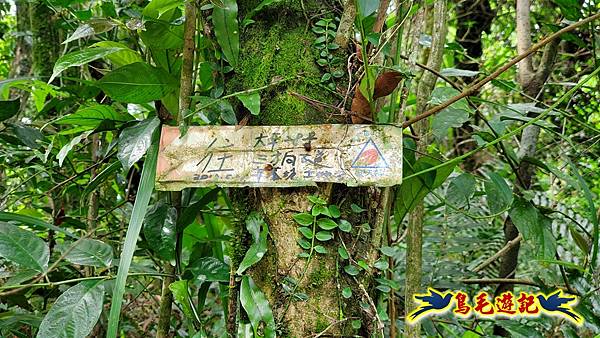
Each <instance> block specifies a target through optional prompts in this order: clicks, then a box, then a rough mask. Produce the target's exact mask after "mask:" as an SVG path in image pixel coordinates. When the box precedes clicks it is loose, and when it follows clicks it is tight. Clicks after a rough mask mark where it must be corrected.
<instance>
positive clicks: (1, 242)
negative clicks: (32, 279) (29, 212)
mask: <svg viewBox="0 0 600 338" xmlns="http://www.w3.org/2000/svg"><path fill="white" fill-rule="evenodd" d="M0 257H3V258H5V259H7V260H9V261H12V262H14V263H16V264H18V265H20V266H22V267H24V268H28V269H33V270H35V271H38V272H43V271H46V269H47V268H48V260H49V259H50V250H49V249H48V245H47V244H46V243H45V242H44V241H43V240H42V239H41V238H39V237H38V236H36V235H35V234H34V233H33V232H31V231H27V230H24V229H21V228H19V227H18V226H16V225H12V224H9V223H6V222H0Z"/></svg>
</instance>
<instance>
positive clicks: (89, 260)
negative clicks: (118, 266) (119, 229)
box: [58, 238, 113, 268]
mask: <svg viewBox="0 0 600 338" xmlns="http://www.w3.org/2000/svg"><path fill="white" fill-rule="evenodd" d="M58 250H59V251H60V252H61V253H62V254H63V255H65V259H66V260H67V261H69V262H70V263H72V264H79V265H87V266H95V267H100V268H108V267H110V266H111V264H112V259H113V250H112V247H111V246H110V245H108V244H106V243H104V242H102V241H99V240H95V239H89V238H83V239H81V240H79V241H77V242H63V243H61V244H60V246H59V247H58Z"/></svg>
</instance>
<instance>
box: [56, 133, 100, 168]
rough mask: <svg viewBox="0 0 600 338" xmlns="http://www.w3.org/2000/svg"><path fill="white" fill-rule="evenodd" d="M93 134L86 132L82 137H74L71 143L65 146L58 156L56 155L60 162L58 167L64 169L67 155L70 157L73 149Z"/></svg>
mask: <svg viewBox="0 0 600 338" xmlns="http://www.w3.org/2000/svg"><path fill="white" fill-rule="evenodd" d="M90 133H91V132H85V133H81V134H80V135H77V136H75V137H73V138H72V139H71V141H69V143H67V144H65V145H64V146H63V147H62V148H61V149H60V151H59V152H58V154H57V155H56V159H57V160H58V166H59V167H62V164H63V162H64V160H65V158H67V155H69V152H71V150H72V149H73V147H75V146H76V145H78V144H80V143H81V140H83V139H85V138H87V137H88V136H89V135H90Z"/></svg>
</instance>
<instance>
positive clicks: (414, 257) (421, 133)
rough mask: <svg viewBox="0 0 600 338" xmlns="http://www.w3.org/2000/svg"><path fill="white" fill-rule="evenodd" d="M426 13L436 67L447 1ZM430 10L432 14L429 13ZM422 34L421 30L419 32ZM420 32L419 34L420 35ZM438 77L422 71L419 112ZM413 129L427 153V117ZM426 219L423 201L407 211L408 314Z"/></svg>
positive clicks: (409, 331)
mask: <svg viewBox="0 0 600 338" xmlns="http://www.w3.org/2000/svg"><path fill="white" fill-rule="evenodd" d="M428 12H429V13H427V12H426V11H425V9H424V10H421V11H420V12H419V13H417V15H416V16H415V17H414V20H413V27H418V26H417V25H418V24H421V25H424V24H425V23H426V22H428V21H429V22H431V24H430V25H428V27H427V28H424V30H425V31H429V32H430V33H431V35H432V42H431V48H430V49H429V50H427V49H423V50H422V53H423V54H422V55H423V56H422V59H423V60H424V61H426V64H427V67H428V68H430V69H433V70H436V71H437V70H439V69H440V66H441V63H442V56H443V52H444V44H445V41H446V30H447V2H446V1H445V0H441V1H436V2H435V4H434V5H433V8H432V9H431V8H429V9H428ZM427 14H429V15H427ZM418 35H420V34H418ZM418 35H417V36H418ZM436 80H437V77H436V75H435V74H433V73H431V72H421V75H420V78H419V79H418V84H417V104H416V112H417V114H418V113H420V112H422V111H424V110H425V109H426V107H427V102H428V101H429V96H430V95H431V92H432V91H433V88H434V87H435V83H436ZM414 133H415V135H417V136H418V137H419V140H418V141H417V151H416V152H417V153H426V152H427V144H428V133H429V122H428V121H427V120H426V119H425V120H422V121H419V122H417V123H416V124H415V125H414ZM424 221H425V207H424V203H423V201H420V202H419V203H417V205H416V206H415V208H414V209H413V211H412V212H410V214H409V215H408V232H407V236H406V284H405V286H406V288H405V293H406V297H405V301H406V303H405V314H406V315H407V314H408V313H410V312H411V311H413V310H414V309H415V308H416V307H417V304H416V303H415V300H414V298H413V295H414V294H416V293H419V292H421V291H422V285H421V279H422V265H423V262H422V260H423V257H422V246H423V224H424ZM405 334H406V337H420V325H418V324H416V325H410V324H408V323H407V324H406V326H405Z"/></svg>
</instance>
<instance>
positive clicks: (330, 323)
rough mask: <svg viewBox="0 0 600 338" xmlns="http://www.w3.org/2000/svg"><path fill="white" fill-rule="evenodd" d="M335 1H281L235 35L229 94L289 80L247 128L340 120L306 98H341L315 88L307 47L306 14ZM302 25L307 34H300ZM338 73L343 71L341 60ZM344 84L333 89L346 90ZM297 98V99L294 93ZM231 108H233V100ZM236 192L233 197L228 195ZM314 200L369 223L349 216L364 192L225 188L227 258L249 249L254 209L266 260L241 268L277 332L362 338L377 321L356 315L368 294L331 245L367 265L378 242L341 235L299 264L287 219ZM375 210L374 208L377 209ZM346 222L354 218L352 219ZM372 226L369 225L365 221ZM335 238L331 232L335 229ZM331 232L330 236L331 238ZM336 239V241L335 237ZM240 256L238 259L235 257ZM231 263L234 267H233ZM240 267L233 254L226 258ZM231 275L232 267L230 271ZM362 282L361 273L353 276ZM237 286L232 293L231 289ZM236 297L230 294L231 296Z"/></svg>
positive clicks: (369, 314)
mask: <svg viewBox="0 0 600 338" xmlns="http://www.w3.org/2000/svg"><path fill="white" fill-rule="evenodd" d="M258 2H259V1H240V2H238V5H239V9H240V13H239V16H240V17H243V16H244V14H245V13H246V12H247V11H249V10H252V9H253V8H255V6H256V4H257V3H258ZM334 5H335V3H334V2H321V1H304V2H300V1H292V0H290V1H281V2H278V3H274V4H272V5H270V6H269V7H266V8H264V9H263V10H262V11H261V12H259V13H257V15H256V16H254V17H253V20H256V22H255V23H252V24H251V25H249V26H248V27H247V28H246V29H245V31H244V34H241V42H240V44H241V46H240V61H239V65H238V67H236V69H235V70H234V72H235V74H234V75H233V76H232V77H231V78H229V79H226V81H225V82H226V84H227V86H228V90H229V91H231V92H235V91H240V90H247V89H251V88H257V87H261V86H265V85H269V84H270V83H272V82H273V80H277V79H282V78H285V79H289V78H291V80H288V81H285V82H280V83H279V84H277V85H273V86H271V87H269V88H268V89H266V90H264V91H261V112H260V115H259V116H258V117H256V118H255V117H251V119H250V122H249V123H250V124H254V125H298V124H321V123H343V122H345V120H344V119H341V118H339V117H337V116H335V115H331V114H330V112H329V111H325V110H323V107H322V106H319V105H315V104H314V103H313V102H311V101H310V100H304V99H302V98H301V97H307V98H310V99H312V100H316V101H320V102H324V103H327V104H333V105H335V104H337V103H338V102H339V101H340V100H341V97H339V96H337V95H335V94H333V93H331V92H329V91H327V90H324V88H323V87H322V85H321V84H320V78H321V76H322V72H321V69H319V67H318V65H317V64H316V60H317V58H318V51H316V50H315V49H314V47H313V45H314V41H315V39H316V38H317V36H316V35H315V34H314V33H313V32H312V31H311V30H310V26H311V25H313V24H314V22H316V19H315V21H312V22H310V23H307V22H306V17H308V18H312V17H314V16H315V15H317V14H321V15H320V16H319V17H320V18H323V17H329V16H330V15H331V14H327V13H332V7H331V6H334ZM307 25H308V27H309V28H308V29H307ZM336 53H338V56H340V57H341V58H342V59H345V58H346V57H347V54H346V51H345V50H343V49H340V50H338V51H337V52H336ZM342 64H343V65H341V66H340V67H341V68H340V69H341V70H343V71H345V67H346V65H345V63H344V62H342ZM345 81H347V79H346V80H344V81H342V82H341V83H340V85H339V87H342V88H345V86H346V83H345ZM296 94H300V95H296ZM232 104H236V103H235V102H233V101H232ZM238 111H239V112H240V116H238V117H239V118H240V119H241V118H244V117H245V116H244V115H243V114H248V113H247V112H245V110H244V108H243V107H241V106H239V109H238ZM234 191H235V192H234ZM314 194H317V195H320V196H321V197H322V198H324V199H326V200H330V201H331V203H335V204H338V205H339V206H340V208H341V209H342V217H344V218H347V219H349V220H350V221H351V222H352V224H355V225H359V224H361V222H363V223H364V222H368V221H369V219H374V218H373V216H374V215H372V214H369V215H367V213H363V214H361V215H356V214H352V212H351V211H350V204H351V203H356V204H358V205H362V206H363V207H364V208H365V209H368V208H369V205H368V203H369V201H368V200H367V198H366V196H367V189H366V188H346V187H345V186H342V185H332V184H321V185H319V187H316V188H286V189H271V188H261V189H232V190H231V191H230V197H231V199H232V201H233V203H234V204H235V206H234V210H237V212H236V219H237V221H236V226H237V227H238V228H239V231H236V233H235V235H234V236H233V237H234V240H233V241H234V243H233V246H234V250H233V251H234V256H235V255H236V254H235V253H236V252H240V253H241V257H243V251H244V250H243V248H244V246H247V245H248V242H247V241H248V236H247V235H246V234H244V233H245V225H244V222H243V221H244V217H245V215H246V214H247V213H248V212H249V211H250V210H259V211H261V212H262V214H263V215H264V219H265V221H266V222H267V224H268V226H269V232H270V237H269V245H268V251H267V253H266V255H265V256H264V257H263V258H262V260H261V261H260V262H259V263H257V265H256V266H254V267H253V268H251V269H250V270H249V271H248V274H249V275H250V276H251V277H252V278H253V279H254V281H255V282H256V284H257V286H258V287H260V289H261V290H262V291H263V292H264V293H265V295H266V297H267V299H268V300H269V304H270V305H271V307H272V309H273V313H274V315H275V319H276V321H277V322H278V324H279V325H280V327H281V329H282V335H283V336H288V337H310V336H313V335H315V334H318V333H320V332H323V331H324V330H325V329H327V331H326V334H327V335H352V334H359V335H361V336H369V335H370V332H372V331H373V330H375V329H376V328H375V327H376V323H377V316H376V314H375V313H373V311H371V310H370V309H369V310H361V309H360V306H359V303H360V302H364V303H368V297H370V295H369V294H367V295H365V293H364V292H361V290H360V288H359V287H358V279H356V280H353V279H352V278H350V276H349V275H347V274H345V273H344V272H343V267H344V265H346V264H347V262H344V261H342V260H341V259H340V260H339V261H337V260H338V259H339V258H338V256H337V247H338V245H340V243H341V240H343V241H344V242H345V243H346V245H347V246H348V248H349V251H350V253H351V255H353V258H354V259H356V260H358V259H362V260H365V261H367V260H368V259H369V258H370V259H372V258H373V253H372V252H373V251H376V250H377V248H378V247H379V243H376V244H374V243H373V241H372V240H373V238H375V237H379V238H375V239H374V240H375V241H376V242H377V241H381V236H380V235H379V236H378V235H376V234H375V235H373V234H371V233H363V234H361V235H360V238H356V236H346V235H345V234H343V235H341V236H342V238H334V239H333V240H331V241H328V242H322V243H319V244H320V245H323V246H324V247H325V248H326V249H327V251H328V252H329V254H327V255H318V254H316V253H315V254H314V255H313V258H312V259H311V260H310V264H308V265H306V264H307V260H306V259H302V258H298V254H300V253H302V252H307V251H306V250H304V249H302V248H301V247H300V246H299V245H298V244H297V240H298V239H299V238H300V237H301V235H300V234H299V232H298V224H297V223H296V222H295V221H294V220H293V218H292V216H293V215H295V214H297V213H301V212H310V202H309V200H308V196H309V195H314ZM379 209H381V208H379ZM352 218H353V219H352ZM371 225H373V223H371ZM334 233H335V232H334ZM335 234H336V235H337V233H335ZM336 237H337V236H336ZM237 256H240V255H237ZM236 261H237V262H236ZM232 263H233V264H234V265H235V264H239V257H238V258H237V259H232ZM233 268H234V270H235V269H236V268H237V266H234V267H233ZM357 277H361V276H357ZM290 279H291V280H293V281H294V282H295V283H297V285H298V286H297V288H296V293H304V294H306V295H307V296H308V300H306V301H300V300H298V299H297V298H296V297H291V296H290V294H289V292H286V291H285V289H284V287H283V286H284V284H286V283H288V284H287V285H288V286H289V285H290V284H289V280H290ZM370 280H371V279H370V278H367V279H366V280H364V279H362V278H360V283H362V284H363V285H364V289H365V290H367V291H370V286H369V282H370ZM346 286H350V287H351V288H352V289H353V298H351V299H350V300H345V299H344V298H343V297H341V289H342V288H344V287H346ZM237 287H238V286H237V285H236V286H234V287H233V288H232V290H236V289H237ZM233 294H235V292H233ZM342 317H343V318H348V317H353V318H358V319H362V328H361V329H360V330H358V331H353V329H352V328H351V325H350V324H351V321H350V320H340V318H342Z"/></svg>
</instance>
